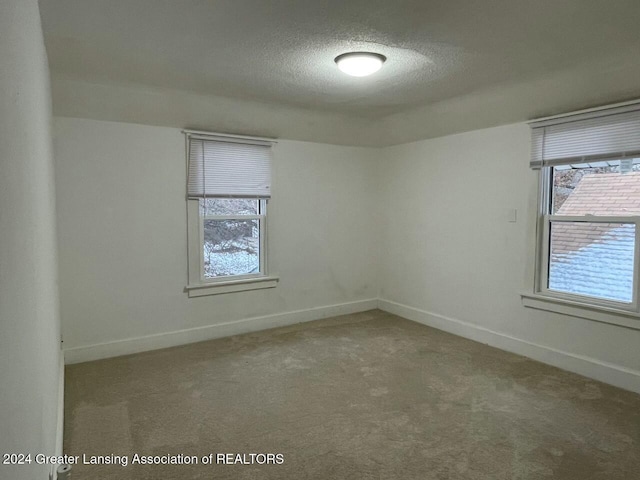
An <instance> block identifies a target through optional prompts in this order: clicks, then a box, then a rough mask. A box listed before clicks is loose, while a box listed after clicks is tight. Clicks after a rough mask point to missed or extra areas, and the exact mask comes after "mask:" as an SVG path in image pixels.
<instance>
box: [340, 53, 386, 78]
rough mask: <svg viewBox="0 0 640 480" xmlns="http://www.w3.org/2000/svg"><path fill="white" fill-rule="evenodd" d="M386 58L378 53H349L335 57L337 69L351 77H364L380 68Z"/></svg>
mask: <svg viewBox="0 0 640 480" xmlns="http://www.w3.org/2000/svg"><path fill="white" fill-rule="evenodd" d="M386 59H387V57H385V56H384V55H380V54H379V53H370V52H350V53H343V54H342V55H338V56H337V57H336V59H335V60H336V64H337V65H338V68H339V69H340V70H342V71H343V72H344V73H346V74H347V75H351V76H352V77H366V76H367V75H371V74H372V73H376V72H377V71H378V70H380V69H381V68H382V64H383V63H384V62H385V60H386Z"/></svg>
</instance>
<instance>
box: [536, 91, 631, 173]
mask: <svg viewBox="0 0 640 480" xmlns="http://www.w3.org/2000/svg"><path fill="white" fill-rule="evenodd" d="M530 126H531V163H530V166H531V168H533V169H540V168H541V167H543V166H551V165H567V164H578V163H589V162H594V161H598V160H607V159H623V158H628V157H637V156H640V104H633V105H626V106H623V107H615V108H606V109H602V110H597V111H593V112H588V113H582V114H576V115H568V116H564V117H560V118H553V119H549V120H543V121H537V122H535V121H534V122H532V123H531V124H530Z"/></svg>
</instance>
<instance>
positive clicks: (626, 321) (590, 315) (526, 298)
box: [520, 293, 640, 330]
mask: <svg viewBox="0 0 640 480" xmlns="http://www.w3.org/2000/svg"><path fill="white" fill-rule="evenodd" d="M520 297H521V298H522V305H524V306H525V307H528V308H535V309H537V310H544V311H547V312H554V313H561V314H563V315H569V316H571V317H578V318H585V319H587V320H592V321H594V322H601V323H608V324H611V325H617V326H620V327H625V328H631V329H633V330H640V314H638V313H635V312H628V311H625V310H617V309H615V308H608V307H600V306H597V305H585V304H583V303H580V302H574V301H571V300H564V299H559V298H554V297H547V296H545V295H541V294H539V293H522V294H520Z"/></svg>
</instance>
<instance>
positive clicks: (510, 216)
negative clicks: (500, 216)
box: [507, 208, 518, 223]
mask: <svg viewBox="0 0 640 480" xmlns="http://www.w3.org/2000/svg"><path fill="white" fill-rule="evenodd" d="M507 221H508V222H509V223H516V222H517V221H518V210H516V209H515V208H510V209H509V210H508V211H507Z"/></svg>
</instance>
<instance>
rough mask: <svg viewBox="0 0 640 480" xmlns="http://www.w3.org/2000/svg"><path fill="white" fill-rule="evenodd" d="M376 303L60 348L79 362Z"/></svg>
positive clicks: (342, 312) (375, 304) (356, 309)
mask: <svg viewBox="0 0 640 480" xmlns="http://www.w3.org/2000/svg"><path fill="white" fill-rule="evenodd" d="M377 307H378V300H377V299H375V298H374V299H368V300H360V301H356V302H348V303H340V304H336V305H327V306H324V307H316V308H309V309H306V310H296V311H293V312H285V313H278V314H274V315H266V316H262V317H254V318H248V319H244V320H236V321H233V322H227V323H220V324H217V325H207V326H204V327H197V328H190V329H187V330H179V331H174V332H167V333H159V334H154V335H148V336H144V337H136V338H128V339H125V340H118V341H114V342H107V343H100V344H95V345H87V346H81V347H72V348H67V349H65V350H64V359H65V363H67V364H72V363H81V362H88V361H91V360H100V359H103V358H110V357H118V356H121V355H129V354H132V353H139V352H146V351H149V350H157V349H160V348H167V347H175V346H178V345H185V344H188V343H195V342H202V341H204V340H212V339H215V338H222V337H230V336H232V335H238V334H241V333H249V332H255V331H258V330H266V329H268V328H275V327H284V326H287V325H294V324H296V323H302V322H310V321H312V320H320V319H322V318H328V317H335V316H338V315H347V314H350V313H357V312H364V311H367V310H373V309H375V308H377Z"/></svg>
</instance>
